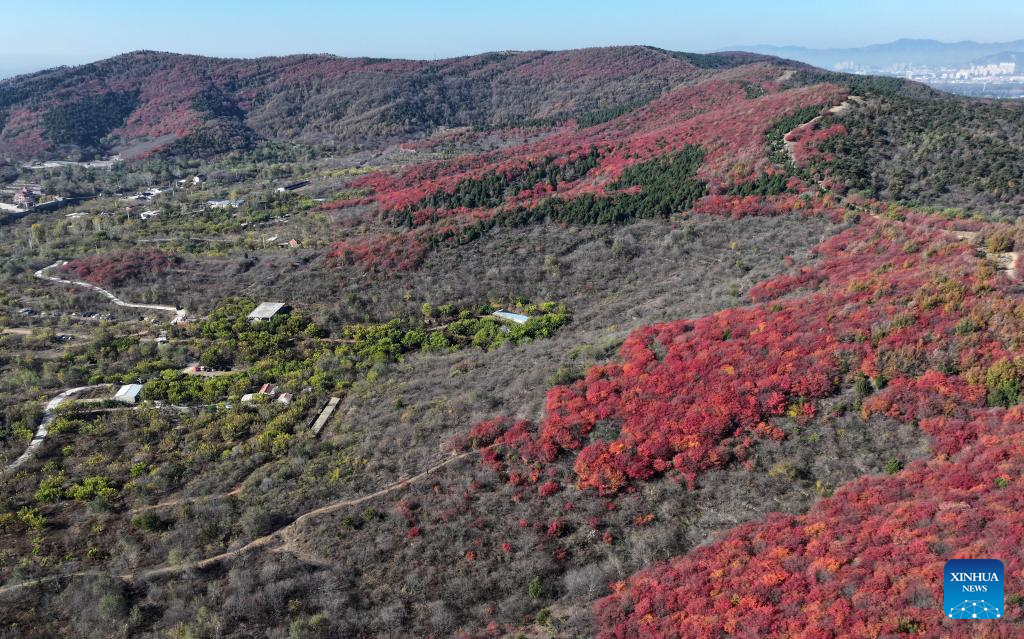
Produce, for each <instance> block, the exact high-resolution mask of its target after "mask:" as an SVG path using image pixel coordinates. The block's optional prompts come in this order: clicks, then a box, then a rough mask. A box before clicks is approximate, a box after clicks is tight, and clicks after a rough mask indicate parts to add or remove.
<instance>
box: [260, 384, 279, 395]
mask: <svg viewBox="0 0 1024 639" xmlns="http://www.w3.org/2000/svg"><path fill="white" fill-rule="evenodd" d="M259 394H260V395H270V396H271V397H273V396H274V395H277V386H274V385H273V384H264V385H263V386H260V390H259Z"/></svg>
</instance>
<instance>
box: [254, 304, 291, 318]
mask: <svg viewBox="0 0 1024 639" xmlns="http://www.w3.org/2000/svg"><path fill="white" fill-rule="evenodd" d="M290 310H291V307H290V306H288V305H287V304H285V303H283V302H260V304H259V306H257V307H256V308H254V309H252V312H251V313H249V320H250V321H253V322H266V321H268V320H269V319H270V318H272V317H274V316H275V315H278V314H280V313H287V312H288V311H290Z"/></svg>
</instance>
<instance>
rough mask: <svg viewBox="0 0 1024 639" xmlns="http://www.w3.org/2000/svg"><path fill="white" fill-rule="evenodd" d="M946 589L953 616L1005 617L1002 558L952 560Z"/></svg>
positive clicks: (947, 605)
mask: <svg viewBox="0 0 1024 639" xmlns="http://www.w3.org/2000/svg"><path fill="white" fill-rule="evenodd" d="M945 574H946V584H945V587H944V589H943V595H944V598H945V603H944V604H943V605H944V606H945V613H946V616H947V617H949V618H950V619H999V618H1001V617H1002V616H1003V562H1001V561H999V560H998V559H950V560H949V561H947V562H946V569H945Z"/></svg>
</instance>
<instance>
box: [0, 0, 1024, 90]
mask: <svg viewBox="0 0 1024 639" xmlns="http://www.w3.org/2000/svg"><path fill="white" fill-rule="evenodd" d="M727 4H728V6H706V5H705V4H692V5H691V3H673V2H670V1H669V0H648V1H646V2H639V3H633V4H631V5H629V6H623V5H621V4H619V3H614V2H609V1H606V0H597V1H595V2H587V3H584V2H578V1H570V2H564V3H559V4H557V5H552V4H551V3H541V2H538V1H537V0H525V1H524V2H521V3H518V4H516V5H515V6H480V5H478V4H476V3H470V2H467V1H465V0H443V1H442V2H436V3H432V4H431V6H429V7H427V6H423V5H422V4H421V3H415V2H411V1H409V0H392V1H390V2H381V3H377V4H375V5H374V6H366V5H364V4H362V3H359V4H357V3H352V2H334V3H332V2H327V1H326V0H311V1H310V2H307V3H305V4H304V5H303V6H301V7H296V6H283V5H280V4H278V3H271V2H266V1H255V2H248V3H243V2H240V1H238V0H228V1H226V2H220V3H217V4H216V5H214V6H210V5H205V4H203V3H200V2H197V1H196V0H184V1H183V2H181V3H178V4H177V5H175V11H174V12H173V13H170V12H167V11H165V10H163V8H160V7H156V6H153V5H140V4H139V3H132V2H127V0H109V1H107V2H104V3H102V5H101V6H95V4H90V5H89V6H86V5H83V4H80V3H72V2H70V1H68V0H56V1H52V2H45V3H34V4H28V3H18V4H16V5H14V6H11V7H8V8H7V10H6V16H7V18H8V20H7V22H8V24H18V25H22V26H23V27H25V28H21V29H14V30H9V32H8V33H7V34H5V37H4V39H3V41H2V42H0V75H11V74H14V73H25V72H31V71H36V70H41V69H45V68H49V67H53V66H59V65H61V64H82V63H87V62H91V61H94V60H99V59H104V58H108V57H111V56H114V55H118V54H121V53H125V52H129V51H136V50H140V49H148V50H159V51H169V52H174V53H187V54H196V55H207V56H216V57H238V58H252V57H261V56H271V55H287V54H294V53H330V54H334V55H339V56H344V57H360V56H367V57H387V58H411V59H438V58H450V57H458V56H461V55H472V54H476V53H483V52H487V51H501V50H535V49H546V50H559V49H577V48H586V47H601V46H617V45H630V44H634V45H635V44H643V45H650V46H656V47H660V48H664V49H671V50H675V51H693V52H707V51H721V50H728V49H742V48H745V47H759V46H781V47H791V46H797V47H808V48H814V49H822V48H846V47H862V46H870V45H874V44H884V43H888V42H892V41H895V40H898V39H903V38H909V39H934V40H939V41H942V42H959V41H965V40H970V41H975V42H1005V41H1011V40H1015V39H1018V38H1020V37H1022V36H1024V34H1021V33H1020V32H1019V28H1018V27H1017V25H1020V24H1022V23H1024V5H1011V6H1007V5H1006V3H1003V2H998V1H996V0H979V1H978V2H975V3H973V4H972V6H971V10H970V12H965V11H964V9H963V5H962V4H961V3H958V2H955V1H954V0H940V1H938V2H919V1H913V2H904V3H899V5H898V6H892V5H893V3H887V2H883V1H881V0H864V1H860V2H850V1H838V2H833V3H830V4H829V5H826V6H820V5H819V4H818V3H815V2H810V1H808V0H782V1H780V2H776V3H772V4H771V5H765V4H763V3H756V2H752V1H750V0H742V1H740V2H731V3H727ZM737 15H743V16H745V17H746V19H744V20H742V21H738V20H737V19H736V16H737ZM922 16H926V19H922ZM36 25H42V27H41V28H42V29H43V30H44V31H45V33H46V37H40V35H39V31H40V27H37V26H36ZM835 25H842V30H841V33H837V31H838V29H836V26H835Z"/></svg>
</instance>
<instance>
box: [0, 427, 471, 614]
mask: <svg viewBox="0 0 1024 639" xmlns="http://www.w3.org/2000/svg"><path fill="white" fill-rule="evenodd" d="M488 448H490V446H487V447H484V448H479V449H476V450H471V451H467V452H465V453H460V454H458V455H453V456H452V457H449V458H448V459H446V460H444V461H442V462H438V463H437V464H434V465H433V466H431V467H430V468H427V469H426V470H424V471H423V472H421V473H418V474H416V475H413V476H412V477H408V478H406V479H402V480H399V481H396V482H394V483H392V484H388V485H387V486H385V487H383V488H381V489H380V490H377V491H374V492H372V493H369V494H366V495H363V496H361V497H355V498H351V499H341V500H338V501H334V502H331V503H329V504H327V505H324V506H320V507H319V508H314V509H313V510H310V511H307V512H305V513H303V514H301V515H299V516H298V517H296V518H295V519H293V520H292V521H291V523H289V524H286V525H284V526H282V527H280V528H278V529H277V530H275V531H273V532H271V533H268V534H267V535H264V536H263V537H259V538H258V539H254V540H252V541H250V542H249V543H247V544H244V545H242V546H239V547H238V548H235V549H234V550H228V551H225V552H222V553H219V554H216V555H213V556H211V557H206V558H204V559H198V560H195V561H188V562H184V563H180V564H174V565H166V566H156V567H153V568H143V569H140V570H137V571H134V572H129V573H123V574H120V575H115V576H116V577H117V578H118V579H121V580H123V581H129V582H130V581H134V580H136V579H153V578H157V577H166V576H170V575H175V574H180V573H183V572H188V571H190V570H202V569H204V568H209V567H211V566H214V565H216V564H218V563H220V562H223V561H227V560H230V559H234V558H235V557H238V556H239V555H242V554H245V553H247V552H249V551H250V550H256V549H258V548H265V547H268V546H271V545H272V544H273V543H274V542H279V543H278V545H276V546H274V547H273V548H271V549H270V551H271V552H288V553H291V554H293V555H295V556H296V557H297V558H299V559H300V560H303V561H307V562H309V563H316V564H321V565H327V564H328V563H329V562H326V561H323V560H321V559H319V558H317V557H315V556H313V555H312V554H311V553H308V552H305V551H304V550H303V549H302V548H301V547H300V546H299V544H297V543H296V539H295V533H296V530H297V529H298V527H299V526H301V525H302V524H303V523H305V522H306V521H308V520H310V519H312V518H314V517H318V516H320V515H326V514H329V513H332V512H336V511H338V510H341V509H343V508H349V507H351V506H358V505H359V504H362V503H364V502H367V501H370V500H372V499H376V498H377V497H382V496H384V495H387V494H389V493H392V492H395V491H398V490H401V489H403V488H405V487H407V486H409V485H410V484H414V483H416V482H418V481H421V480H423V479H425V478H426V477H429V476H430V475H431V474H433V473H435V472H437V471H438V470H440V469H442V468H444V467H445V466H448V465H450V464H453V463H455V462H457V461H459V460H462V459H465V458H467V457H470V456H472V455H477V454H479V453H481V452H483V451H484V450H487V449H488ZM103 574H107V573H104V572H100V571H96V570H86V571H79V572H71V573H66V574H63V575H49V576H46V577H39V578H36V579H27V580H25V581H21V582H18V583H14V584H7V585H4V586H0V595H5V594H8V593H12V592H17V591H19V590H22V589H25V588H31V587H33V586H38V585H42V584H45V583H52V582H57V581H61V580H64V579H72V578H76V577H90V576H99V575H103Z"/></svg>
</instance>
